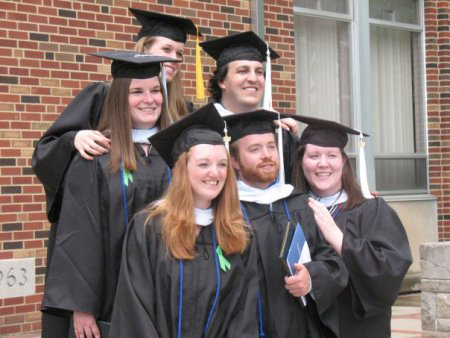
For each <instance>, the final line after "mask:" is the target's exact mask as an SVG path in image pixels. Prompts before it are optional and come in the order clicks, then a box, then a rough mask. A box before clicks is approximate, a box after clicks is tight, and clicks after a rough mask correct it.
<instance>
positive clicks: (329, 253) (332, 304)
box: [302, 208, 348, 336]
mask: <svg viewBox="0 0 450 338" xmlns="http://www.w3.org/2000/svg"><path fill="white" fill-rule="evenodd" d="M302 220H303V223H304V224H305V223H306V224H308V225H309V226H308V227H307V228H308V229H309V231H308V232H309V233H310V235H309V237H310V239H309V240H308V243H309V245H310V249H311V258H312V261H311V262H309V263H306V264H305V266H306V268H307V269H308V272H309V274H310V277H311V284H312V289H311V294H310V295H311V296H312V298H313V300H314V303H315V308H317V312H318V314H319V317H320V321H321V322H322V323H323V324H325V326H326V327H328V328H329V329H330V330H331V331H332V332H333V333H334V334H335V335H336V336H338V335H339V318H338V313H337V305H336V304H337V303H336V299H337V297H338V295H339V294H340V293H341V292H342V291H343V290H344V289H345V288H346V287H347V284H348V271H347V269H346V267H345V264H344V261H343V260H342V259H341V258H340V257H339V256H338V255H337V254H336V252H335V251H334V250H333V249H332V248H331V247H330V246H329V245H328V243H327V242H326V241H325V239H324V238H323V236H322V234H321V232H320V230H319V227H318V226H317V225H316V223H315V220H314V215H313V213H312V210H311V209H309V208H307V209H305V210H303V212H302Z"/></svg>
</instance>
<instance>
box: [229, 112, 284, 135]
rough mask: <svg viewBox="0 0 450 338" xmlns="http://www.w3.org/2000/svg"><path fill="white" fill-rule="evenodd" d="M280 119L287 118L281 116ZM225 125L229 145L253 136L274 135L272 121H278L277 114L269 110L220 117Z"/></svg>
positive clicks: (274, 127)
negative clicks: (228, 135) (228, 136)
mask: <svg viewBox="0 0 450 338" xmlns="http://www.w3.org/2000/svg"><path fill="white" fill-rule="evenodd" d="M281 117H287V116H285V114H281ZM222 118H223V119H224V120H225V122H226V123H227V127H228V130H229V132H230V137H231V141H230V143H233V142H236V141H237V140H239V139H241V138H243V137H245V136H247V135H253V134H266V133H275V129H276V126H275V125H274V123H273V122H274V121H275V120H278V118H279V114H278V113H277V112H274V111H269V110H264V109H260V110H255V111H251V112H249V113H241V114H232V115H227V116H223V117H222Z"/></svg>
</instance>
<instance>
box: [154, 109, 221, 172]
mask: <svg viewBox="0 0 450 338" xmlns="http://www.w3.org/2000/svg"><path fill="white" fill-rule="evenodd" d="M223 129H224V122H223V120H222V118H221V117H220V115H219V113H218V112H217V110H216V108H215V107H214V104H212V103H210V104H207V105H206V106H203V107H202V108H200V109H199V110H197V111H195V112H194V113H192V114H189V115H187V116H185V117H184V118H182V119H180V120H178V121H177V122H175V123H174V124H172V125H171V126H169V127H167V128H165V129H163V130H161V131H160V132H158V133H156V134H155V135H153V136H151V137H150V138H149V140H150V143H151V144H152V146H153V147H155V148H156V150H157V151H158V152H159V154H160V155H161V157H162V158H163V159H164V161H165V162H166V163H167V165H168V166H169V167H170V168H173V166H174V165H175V162H176V161H177V159H178V157H179V156H180V155H181V154H182V153H184V152H186V151H188V150H189V149H190V148H191V147H193V146H196V145H198V144H213V145H219V144H224V141H223V136H222V133H223Z"/></svg>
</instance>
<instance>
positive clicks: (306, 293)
mask: <svg viewBox="0 0 450 338" xmlns="http://www.w3.org/2000/svg"><path fill="white" fill-rule="evenodd" d="M277 118H278V114H277V113H274V112H270V111H266V110H258V111H253V112H250V113H242V114H235V115H229V116H226V117H224V119H225V121H226V122H227V124H228V128H229V130H230V134H231V144H230V154H231V157H232V165H233V167H234V169H235V170H236V172H237V173H238V189H239V199H240V201H241V209H242V212H243V214H244V217H245V219H246V220H247V223H248V224H249V225H250V226H251V227H252V229H253V230H254V233H255V237H254V238H255V241H256V243H257V248H258V250H257V251H258V284H259V294H260V297H259V304H258V305H259V306H258V315H259V316H258V317H259V321H260V323H259V328H260V336H261V335H263V334H264V335H265V336H267V337H317V336H319V337H334V336H336V335H337V333H338V317H337V312H336V310H337V307H336V304H335V299H336V297H337V295H338V294H339V293H340V292H341V291H342V290H343V288H344V287H345V286H346V285H347V280H348V272H347V270H346V268H345V266H344V263H343V261H342V260H341V259H340V258H339V257H338V256H337V255H336V254H335V253H334V252H333V251H332V249H331V248H330V247H329V246H328V245H327V244H326V242H325V241H324V239H323V237H322V235H321V234H320V232H319V230H318V228H317V225H316V224H315V221H314V216H313V213H312V211H311V209H309V208H308V205H307V195H306V194H304V193H301V192H299V191H297V190H295V189H294V187H293V186H291V185H289V184H284V182H283V180H282V179H278V176H279V173H280V172H281V171H282V168H281V169H280V160H279V154H278V150H279V149H278V145H277V142H276V140H277V139H276V137H275V126H274V124H273V120H276V119H277ZM280 151H281V149H280ZM289 223H291V224H292V225H293V226H296V225H297V224H299V225H300V227H301V229H302V230H303V232H304V234H305V238H306V242H307V247H308V248H309V251H310V256H311V260H310V261H309V262H304V264H297V265H296V267H295V268H296V271H294V275H293V276H290V277H286V272H285V270H284V269H283V266H282V263H281V261H280V259H279V253H280V250H281V246H282V241H283V234H284V232H285V230H286V228H287V226H288V224H289ZM300 297H303V298H304V299H303V300H301V299H300ZM303 301H304V303H303ZM305 303H306V307H304V304H305Z"/></svg>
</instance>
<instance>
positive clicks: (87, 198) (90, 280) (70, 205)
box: [42, 51, 176, 338]
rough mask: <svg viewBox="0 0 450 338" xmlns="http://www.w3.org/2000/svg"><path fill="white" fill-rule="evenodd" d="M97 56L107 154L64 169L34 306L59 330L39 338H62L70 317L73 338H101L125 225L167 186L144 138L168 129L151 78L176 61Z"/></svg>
mask: <svg viewBox="0 0 450 338" xmlns="http://www.w3.org/2000/svg"><path fill="white" fill-rule="evenodd" d="M97 56H101V57H105V58H109V59H113V62H112V65H111V72H112V75H113V81H112V83H111V89H110V90H109V94H108V97H107V99H106V102H105V107H104V112H103V114H102V117H101V120H100V123H99V129H98V131H99V132H101V133H102V134H105V135H108V137H110V139H111V151H110V152H109V153H108V154H104V155H101V156H95V157H94V159H93V160H86V159H84V158H83V157H82V156H81V155H80V154H77V156H75V157H74V159H73V160H72V163H71V164H70V166H69V168H68V169H67V173H66V175H65V181H64V184H63V189H64V194H63V196H62V199H61V212H60V216H59V223H58V229H57V232H56V234H55V238H54V251H53V256H52V259H51V261H49V264H48V273H47V279H46V285H45V291H44V299H43V302H42V311H43V312H44V314H49V315H50V316H52V317H50V318H56V319H55V320H54V322H57V323H59V324H60V325H57V324H55V325H53V326H45V327H44V328H43V330H42V336H43V337H51V338H53V337H62V338H63V337H67V336H68V334H69V331H70V327H68V324H64V323H65V321H67V319H68V318H72V317H73V327H74V331H75V336H76V337H77V338H84V337H85V336H86V337H97V338H98V337H100V334H101V335H102V336H103V337H107V333H106V331H107V329H108V325H107V324H106V323H107V322H109V321H110V320H111V312H112V307H113V302H114V297H115V291H116V284H117V283H116V282H117V277H118V274H119V267H120V257H121V249H122V241H123V237H124V235H125V231H126V228H127V225H128V222H129V220H130V219H131V217H132V216H133V215H134V214H135V213H136V212H137V211H139V210H141V209H142V208H143V207H145V206H146V205H147V204H148V203H150V202H152V201H154V200H156V199H158V198H160V197H161V196H162V194H163V192H164V191H165V189H166V187H167V185H168V181H169V180H170V170H169V168H168V167H167V166H166V165H165V163H164V161H163V159H162V158H161V156H159V154H158V153H157V152H156V150H155V149H153V148H152V147H151V145H150V143H149V141H148V137H149V136H150V135H153V134H155V133H156V132H157V131H158V130H160V129H161V128H164V127H166V126H167V125H169V123H170V122H169V118H168V114H167V111H166V110H165V109H164V104H163V103H164V99H163V95H162V93H161V81H160V78H159V76H158V75H159V73H160V71H161V66H160V63H161V62H165V61H168V62H173V61H176V60H173V59H169V58H166V57H161V56H153V55H148V54H140V53H135V52H123V51H122V52H102V53H97ZM72 313H73V316H72ZM105 322H106V323H105Z"/></svg>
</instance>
